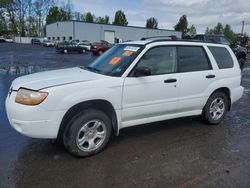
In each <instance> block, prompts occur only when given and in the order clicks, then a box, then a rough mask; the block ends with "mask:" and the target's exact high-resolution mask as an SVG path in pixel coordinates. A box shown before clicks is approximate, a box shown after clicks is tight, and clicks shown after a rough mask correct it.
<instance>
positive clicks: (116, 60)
mask: <svg viewBox="0 0 250 188" xmlns="http://www.w3.org/2000/svg"><path fill="white" fill-rule="evenodd" d="M120 60H121V58H120V57H114V58H113V59H111V60H110V61H109V64H110V65H115V64H116V63H118V62H119V61H120Z"/></svg>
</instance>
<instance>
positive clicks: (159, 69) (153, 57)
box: [137, 46, 177, 75]
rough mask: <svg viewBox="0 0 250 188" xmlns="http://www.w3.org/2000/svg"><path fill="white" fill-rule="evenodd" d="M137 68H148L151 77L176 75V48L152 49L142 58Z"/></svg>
mask: <svg viewBox="0 0 250 188" xmlns="http://www.w3.org/2000/svg"><path fill="white" fill-rule="evenodd" d="M137 67H147V68H149V69H150V70H151V75H160V74H168V73H175V72H176V71H177V56H176V47H173V46H160V47H155V48H152V49H150V50H149V51H148V52H146V54H144V56H143V57H142V58H141V60H140V61H139V63H138V64H137Z"/></svg>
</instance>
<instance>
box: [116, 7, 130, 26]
mask: <svg viewBox="0 0 250 188" xmlns="http://www.w3.org/2000/svg"><path fill="white" fill-rule="evenodd" d="M113 25H122V26H127V25H128V21H127V18H126V15H125V14H124V12H123V11H122V10H118V11H116V13H115V19H114V21H113Z"/></svg>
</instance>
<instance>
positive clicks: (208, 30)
mask: <svg viewBox="0 0 250 188" xmlns="http://www.w3.org/2000/svg"><path fill="white" fill-rule="evenodd" d="M205 34H206V35H211V34H214V30H213V29H209V27H206V31H205Z"/></svg>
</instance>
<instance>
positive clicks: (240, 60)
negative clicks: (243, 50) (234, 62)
mask: <svg viewBox="0 0 250 188" xmlns="http://www.w3.org/2000/svg"><path fill="white" fill-rule="evenodd" d="M238 61H239V65H240V69H241V70H243V68H244V64H245V61H246V60H245V59H244V58H240V59H239V60H238Z"/></svg>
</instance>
